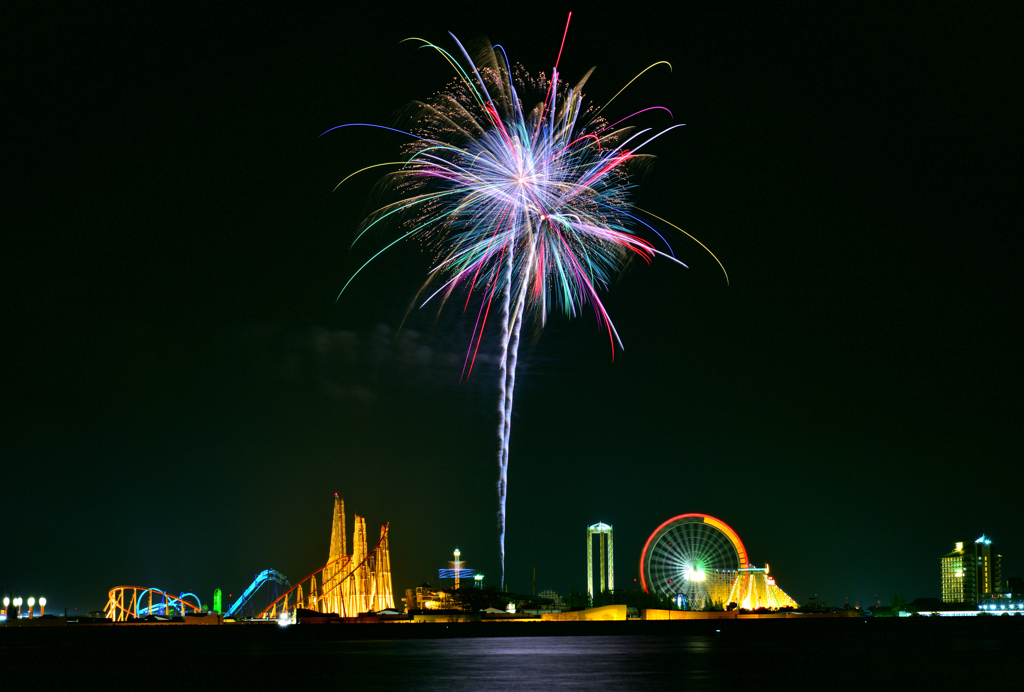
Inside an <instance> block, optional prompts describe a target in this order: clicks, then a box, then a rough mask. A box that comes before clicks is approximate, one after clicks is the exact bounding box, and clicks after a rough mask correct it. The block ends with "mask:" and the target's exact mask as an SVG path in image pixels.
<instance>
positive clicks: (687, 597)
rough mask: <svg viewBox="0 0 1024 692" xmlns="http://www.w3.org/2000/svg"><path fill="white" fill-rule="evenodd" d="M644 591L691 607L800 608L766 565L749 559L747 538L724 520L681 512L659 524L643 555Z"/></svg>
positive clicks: (641, 559) (691, 608)
mask: <svg viewBox="0 0 1024 692" xmlns="http://www.w3.org/2000/svg"><path fill="white" fill-rule="evenodd" d="M640 578H641V583H642V585H643V588H644V591H647V592H650V591H654V592H655V593H659V594H665V595H668V596H670V597H671V598H673V599H674V600H675V601H676V604H677V605H680V606H682V605H683V604H684V603H685V604H686V607H687V608H689V609H690V610H700V609H702V608H704V607H707V606H710V605H712V604H720V605H722V606H724V605H726V604H729V603H735V604H737V606H738V607H740V608H744V609H747V610H756V609H758V608H770V609H771V608H785V607H794V608H795V607H796V606H797V603H796V601H794V600H793V599H792V598H790V597H789V596H788V595H787V594H786V592H784V591H783V590H782V589H780V588H779V587H778V585H776V583H775V579H774V577H771V576H769V572H768V565H767V564H765V566H764V569H761V568H758V567H754V566H753V565H751V564H750V563H749V562H748V560H747V549H746V548H745V547H744V546H743V541H741V540H740V537H739V536H738V535H737V534H736V532H735V531H733V530H732V528H730V527H729V525H728V524H726V523H725V522H724V521H721V520H720V519H715V518H714V517H712V516H708V515H707V514H681V515H679V516H678V517H673V518H672V519H669V520H668V521H666V522H665V523H664V524H662V525H661V526H659V527H658V528H657V529H655V530H654V533H652V534H651V537H650V538H648V539H647V543H646V545H644V549H643V552H642V553H641V554H640Z"/></svg>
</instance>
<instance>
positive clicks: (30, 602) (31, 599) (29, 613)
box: [28, 596, 36, 619]
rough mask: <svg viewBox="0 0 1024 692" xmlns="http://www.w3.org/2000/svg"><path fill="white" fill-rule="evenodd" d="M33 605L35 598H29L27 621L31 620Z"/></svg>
mask: <svg viewBox="0 0 1024 692" xmlns="http://www.w3.org/2000/svg"><path fill="white" fill-rule="evenodd" d="M35 604H36V598H35V596H29V597H28V617H29V619H31V618H32V606H34V605H35Z"/></svg>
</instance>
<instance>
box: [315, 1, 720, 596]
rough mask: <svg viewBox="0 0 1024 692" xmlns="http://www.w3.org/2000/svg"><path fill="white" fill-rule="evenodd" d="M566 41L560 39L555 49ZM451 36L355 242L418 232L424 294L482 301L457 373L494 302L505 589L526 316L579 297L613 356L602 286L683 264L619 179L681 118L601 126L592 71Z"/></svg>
mask: <svg viewBox="0 0 1024 692" xmlns="http://www.w3.org/2000/svg"><path fill="white" fill-rule="evenodd" d="M570 16H571V15H570ZM566 29H568V25H566ZM452 38H453V39H454V36H453V37H452ZM411 40H418V41H420V40H422V39H411ZM564 41H565V39H564V36H563V46H564ZM455 42H456V44H457V45H458V48H459V53H460V54H461V56H462V58H463V59H464V62H462V61H460V60H459V59H457V58H456V57H455V56H453V55H451V54H450V53H449V52H447V51H445V50H444V49H443V48H441V47H439V46H436V45H434V44H432V43H430V42H429V41H423V45H424V47H428V48H431V49H433V50H436V51H437V52H439V53H440V54H441V55H442V56H444V58H446V59H447V60H448V62H449V63H451V65H452V67H453V68H454V69H455V71H456V73H457V79H456V80H455V81H454V82H453V83H452V84H451V85H449V87H448V88H447V89H446V90H444V91H443V92H441V93H439V94H437V95H436V96H435V97H434V98H432V99H431V100H429V101H427V102H416V103H414V104H413V107H414V109H415V113H414V115H413V117H412V120H413V123H412V126H411V127H410V128H409V131H407V132H405V134H407V135H409V136H410V138H411V143H410V144H408V145H406V147H405V149H404V151H403V153H404V157H403V159H402V161H397V162H389V163H385V164H378V166H392V165H394V166H399V168H398V169H397V170H396V171H394V172H392V173H390V174H389V175H388V176H387V178H386V182H387V183H389V184H390V185H391V186H392V187H393V189H394V190H395V191H396V192H397V193H398V194H399V197H400V199H398V200H396V201H394V202H392V203H390V204H387V205H385V206H383V207H381V208H380V209H378V210H377V211H376V212H374V213H373V214H371V215H370V217H369V218H368V219H367V220H366V222H365V223H364V224H363V229H362V231H361V232H360V233H359V235H358V236H357V238H356V241H358V240H359V238H361V237H362V236H363V235H364V234H365V233H366V232H367V231H369V230H370V229H371V228H373V227H375V226H377V225H378V224H381V223H384V222H386V221H389V220H400V221H401V228H402V232H401V233H400V234H399V236H398V237H397V238H395V239H394V240H393V241H392V242H391V243H389V244H388V245H387V246H385V247H384V248H382V249H381V250H380V251H379V252H378V253H376V254H375V255H374V256H373V257H372V258H371V259H370V260H369V261H368V262H367V263H366V264H369V262H370V261H373V259H375V258H376V257H377V256H379V255H380V254H381V253H383V252H384V251H385V250H387V249H388V248H390V247H392V246H393V245H395V244H397V243H398V242H400V241H402V240H406V239H412V238H417V239H419V240H421V241H423V242H424V243H425V244H427V245H428V246H429V247H432V248H434V249H435V251H436V253H437V254H436V255H435V261H434V264H433V268H432V270H431V272H430V276H429V278H428V281H427V282H426V284H425V285H424V289H423V291H422V295H424V296H425V298H424V299H423V301H422V304H426V303H427V302H429V301H431V300H434V299H436V300H439V301H442V302H443V301H447V300H448V299H449V298H451V297H452V295H453V294H454V293H455V291H456V290H457V289H461V290H462V291H463V292H465V294H466V302H465V304H464V305H463V309H467V308H468V306H469V299H470V297H471V296H472V295H479V296H481V297H482V300H481V301H480V309H479V312H478V313H477V317H476V323H475V325H474V330H473V339H472V343H471V344H470V348H469V349H468V351H467V354H466V363H465V365H464V370H463V371H464V375H466V376H468V375H469V374H470V373H471V372H472V369H473V363H474V361H475V358H476V354H477V351H478V350H479V347H480V343H481V340H482V338H483V333H484V329H485V326H486V324H487V322H488V320H489V319H490V318H491V317H492V308H493V309H494V312H495V313H499V314H498V315H497V320H498V321H499V322H500V327H501V356H500V360H499V368H500V371H501V399H500V401H499V405H498V411H499V415H500V418H501V422H500V424H499V427H498V438H499V452H498V465H499V481H498V498H499V511H498V523H499V549H500V557H501V565H502V585H503V586H504V572H505V519H506V513H505V506H506V504H505V500H506V497H507V490H508V459H509V435H510V432H511V414H512V399H513V392H514V390H515V372H516V362H517V357H518V349H519V341H520V333H521V330H522V325H523V319H524V317H525V316H527V315H531V316H536V317H537V319H538V321H539V325H538V326H540V327H542V326H543V325H544V324H545V322H546V321H547V318H548V315H549V314H550V313H552V312H555V311H560V312H562V313H564V314H566V315H570V316H577V315H579V313H580V310H581V309H582V308H583V306H585V305H588V304H589V305H590V306H592V308H593V310H594V314H595V316H596V318H597V321H598V324H599V325H601V326H602V327H603V328H604V329H605V330H606V331H607V333H608V338H609V342H610V344H611V349H612V357H613V358H614V353H615V345H616V344H618V345H619V346H620V347H621V346H622V343H621V340H620V339H619V336H618V333H617V332H616V330H615V327H614V325H613V324H612V321H611V319H610V318H609V316H608V313H607V312H606V311H605V308H604V305H603V304H602V302H601V300H600V297H599V296H598V290H599V289H603V288H607V286H608V283H609V281H610V280H611V278H612V277H614V276H615V275H616V274H617V273H618V272H620V271H621V270H622V268H623V266H624V265H625V263H627V262H628V261H629V260H630V259H631V258H633V257H639V258H641V259H643V260H645V261H647V262H650V261H652V260H653V259H654V258H655V257H656V256H662V257H665V258H668V259H670V260H671V261H673V262H677V263H679V264H682V263H681V262H679V261H678V260H677V259H675V257H674V256H673V255H672V254H671V249H670V248H669V246H668V244H667V243H666V242H665V241H664V238H663V237H662V236H661V235H660V234H659V233H658V232H657V230H656V229H655V228H654V227H653V226H652V225H650V224H648V223H647V222H646V221H644V220H642V219H641V218H639V216H637V214H636V212H639V211H640V210H638V209H636V208H635V207H632V206H631V202H630V190H631V188H632V184H631V183H630V178H629V171H630V168H631V167H632V166H635V165H636V164H637V163H638V162H642V161H643V160H644V159H645V158H647V157H648V154H647V153H646V152H644V153H641V152H640V150H641V149H643V148H644V147H645V146H646V145H647V144H649V143H650V142H651V141H653V140H654V139H656V138H657V137H659V136H661V135H662V134H664V133H665V132H668V131H670V130H672V129H675V128H677V127H682V125H670V126H668V127H665V128H663V129H660V130H653V129H651V128H644V129H637V128H634V127H632V126H629V125H622V123H623V122H625V121H627V120H629V119H631V118H632V117H633V116H635V115H637V114H639V113H642V112H644V111H652V110H661V111H664V112H666V113H668V109H666V108H663V107H660V106H654V107H651V108H645V109H643V110H641V111H637V112H636V113H633V114H632V115H629V116H627V117H625V118H623V119H621V120H619V121H617V122H615V123H612V124H609V123H608V122H607V120H606V119H605V118H604V117H603V115H602V113H603V111H604V110H605V108H607V105H608V104H606V105H605V106H604V107H602V108H599V109H596V108H594V107H593V106H591V105H589V104H588V103H587V102H586V101H585V99H584V98H583V94H582V91H581V89H582V87H583V85H584V84H585V82H586V80H587V78H588V77H589V76H590V74H591V72H593V70H591V72H588V73H587V75H586V76H585V77H584V78H583V79H582V80H581V81H580V82H579V83H577V84H576V85H574V86H569V85H566V84H565V83H563V82H562V81H561V78H560V75H559V72H558V60H556V62H555V68H554V69H553V70H552V72H551V75H550V77H548V76H547V75H545V74H541V75H539V76H537V77H531V76H530V75H529V74H527V73H526V72H525V71H524V70H522V68H520V67H518V66H515V67H513V66H512V65H511V64H510V63H509V61H508V59H507V57H506V55H505V52H504V50H503V49H502V48H501V46H495V47H493V48H490V47H489V48H487V49H485V50H483V51H482V52H481V53H480V56H479V57H478V59H477V61H476V62H474V61H473V60H471V59H470V57H469V54H468V53H467V52H466V50H465V48H464V47H463V46H462V44H461V43H459V42H458V39H455ZM560 57H561V50H559V59H560ZM661 64H664V65H668V63H655V65H651V66H650V67H648V68H647V69H646V70H644V71H643V72H641V73H640V74H643V73H644V72H646V71H647V70H649V69H651V68H653V67H656V66H657V65H661ZM639 76H640V75H637V77H639ZM635 79H636V78H634V80H635ZM630 83H632V81H631V82H630ZM626 86H628V84H627V85H626ZM623 89H625V87H623ZM619 93H622V92H621V90H620V92H619ZM616 96H618V94H616ZM612 100H614V98H613V99H612ZM609 103H611V102H610V101H609ZM668 115H669V116H671V113H668ZM338 127H347V125H341V126H338ZM371 127H376V126H371ZM335 129H338V128H331V130H335ZM384 129H393V128H384ZM331 130H328V132H330V131H331ZM399 131H400V132H404V131H401V130H399ZM324 134H326V132H325V133H324ZM374 167H375V166H371V167H369V168H374ZM362 170H367V169H362ZM358 172H360V171H356V173H358ZM353 175H355V174H354V173H353ZM350 177H351V176H350ZM346 180H347V178H346ZM342 182H344V180H343V181H342ZM340 184H341V183H339V185H340ZM640 213H643V214H645V215H646V216H649V217H651V218H653V219H656V220H657V221H659V222H662V223H665V224H667V225H669V226H672V227H673V228H676V229H677V230H679V231H681V232H682V233H686V232H685V231H682V229H679V228H678V227H677V226H674V225H673V224H671V223H669V222H667V221H664V220H663V219H660V218H659V217H656V216H654V215H653V214H649V213H647V212H640ZM636 228H639V229H640V230H641V232H649V233H650V234H651V235H652V237H656V238H657V241H658V243H659V247H664V248H665V250H667V251H668V252H667V253H666V252H664V251H662V250H659V249H657V247H656V246H655V243H654V242H652V241H650V240H648V239H646V238H644V237H641V236H639V235H636V233H635V232H634V230H632V229H636ZM686 235H689V234H686ZM690 237H691V238H692V236H690ZM694 240H696V239H694ZM698 242H699V241H698ZM705 249H707V248H705ZM709 252H710V251H709ZM712 256H713V255H712ZM716 261H717V258H716ZM366 264H364V265H363V267H365V266H366ZM719 264H721V263H720V262H719ZM683 266H685V265H683ZM363 267H360V269H359V270H358V271H356V272H355V274H353V276H352V278H350V279H349V283H351V281H352V279H354V278H355V276H356V275H357V274H358V273H359V271H361V270H362V269H363ZM723 271H724V268H723ZM726 278H728V277H726ZM347 286H348V283H346V284H345V287H343V288H342V292H344V290H345V288H347ZM339 295H340V294H339Z"/></svg>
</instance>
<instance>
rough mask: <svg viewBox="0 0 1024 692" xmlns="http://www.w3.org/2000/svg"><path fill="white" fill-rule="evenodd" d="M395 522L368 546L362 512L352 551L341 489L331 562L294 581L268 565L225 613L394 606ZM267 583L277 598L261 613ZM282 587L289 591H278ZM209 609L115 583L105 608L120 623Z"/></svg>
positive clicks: (348, 612) (342, 611) (269, 615)
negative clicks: (391, 545)
mask: <svg viewBox="0 0 1024 692" xmlns="http://www.w3.org/2000/svg"><path fill="white" fill-rule="evenodd" d="M389 526H390V525H389V524H384V525H383V526H381V527H380V538H379V539H378V540H377V542H376V544H374V546H373V548H371V549H369V550H368V549H367V540H366V520H365V519H364V518H363V517H361V516H359V515H356V517H355V529H354V531H353V541H352V543H353V545H352V554H351V555H349V554H348V552H347V550H346V542H347V541H346V539H347V536H346V532H345V501H344V500H342V499H341V498H340V497H338V494H337V493H335V494H334V517H333V523H332V526H331V548H330V553H329V554H328V558H327V562H326V563H325V564H324V565H323V566H322V567H318V568H317V569H315V570H313V571H312V572H311V573H309V574H308V575H306V576H305V577H304V578H303V579H301V580H299V581H298V582H296V583H295V584H294V585H292V584H291V583H290V582H289V580H288V577H286V576H285V575H283V574H281V573H280V572H278V571H277V570H274V569H266V570H263V571H262V572H260V573H259V574H257V575H256V578H255V579H254V580H253V582H252V584H250V585H249V586H248V588H246V589H245V591H244V592H243V593H242V595H241V596H240V597H239V598H238V600H237V601H235V602H234V604H232V605H231V607H230V608H229V609H228V610H227V612H225V613H224V617H225V618H238V617H244V615H245V613H246V611H248V612H249V613H251V614H252V618H253V619H256V620H267V619H276V618H282V617H288V616H289V615H294V613H295V611H296V609H299V608H301V609H304V610H312V611H316V612H319V613H333V614H336V615H339V616H341V617H355V616H358V615H360V614H362V613H366V612H378V611H381V610H385V609H390V608H394V607H395V601H394V596H393V593H392V589H391V557H390V554H389V552H388V529H389ZM264 586H266V587H268V589H270V591H269V593H270V594H271V595H272V600H271V597H268V598H267V600H269V601H270V602H269V603H268V604H267V605H266V606H265V607H264V608H263V609H262V610H261V611H260V612H258V613H256V607H255V605H254V603H253V597H254V596H255V595H256V594H257V592H259V591H260V589H261V588H263V587H264ZM282 588H283V589H284V593H281V594H280V595H278V592H279V591H280V590H281V589H282ZM264 593H268V592H267V591H264ZM129 594H130V595H129ZM154 597H155V598H156V602H155V603H154ZM189 598H192V599H194V600H195V602H196V603H195V605H193V604H192V603H190V602H189V601H188V600H187V599H189ZM144 600H145V603H146V605H145V606H144V605H143V601H144ZM203 610H204V609H203V606H202V603H201V601H200V600H199V597H198V596H196V595H195V594H192V593H184V592H183V593H181V594H179V595H178V596H174V595H172V594H169V593H167V592H164V591H162V590H160V589H154V588H151V587H142V586H115V587H114V588H112V589H111V590H110V592H109V593H108V598H107V607H106V611H105V612H106V616H107V617H108V618H110V619H111V620H112V621H114V622H127V621H128V620H133V619H142V618H146V617H148V616H150V615H157V616H163V617H165V618H167V617H171V616H173V615H175V614H178V615H185V614H187V613H200V612H203Z"/></svg>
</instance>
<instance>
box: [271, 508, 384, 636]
mask: <svg viewBox="0 0 1024 692" xmlns="http://www.w3.org/2000/svg"><path fill="white" fill-rule="evenodd" d="M355 516H356V520H355V525H354V526H353V533H352V554H351V555H349V554H348V553H347V550H346V548H347V540H346V538H347V536H346V531H345V501H344V500H342V499H341V497H339V496H338V494H337V493H335V494H334V514H333V516H332V519H331V549H330V552H329V554H328V556H327V563H326V564H325V565H324V566H322V567H319V568H317V569H316V570H315V571H314V572H313V573H312V574H310V575H309V576H307V577H306V578H305V579H302V580H301V581H299V582H298V583H297V584H295V586H293V587H292V588H291V589H289V590H288V591H286V592H285V593H284V595H282V596H281V597H279V598H278V599H277V600H275V601H274V602H273V603H271V604H270V605H269V606H267V607H266V608H265V609H264V610H263V612H262V613H260V614H259V615H257V616H256V617H257V618H264V617H270V618H278V617H280V616H281V615H282V614H283V613H291V612H292V611H293V610H294V609H296V608H302V609H305V610H315V611H317V612H319V613H336V614H338V615H341V616H342V617H355V616H357V615H359V614H361V613H366V612H370V611H373V612H379V611H381V610H389V609H392V608H394V607H395V599H394V596H393V595H392V590H391V556H390V554H389V552H388V530H389V525H388V524H384V525H383V526H381V527H380V539H379V540H378V541H377V543H376V545H374V546H372V547H369V546H367V543H366V519H364V518H363V517H361V516H359V515H358V514H357V515H355Z"/></svg>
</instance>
